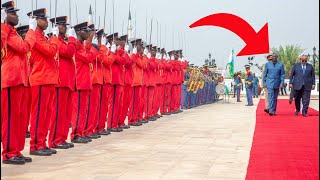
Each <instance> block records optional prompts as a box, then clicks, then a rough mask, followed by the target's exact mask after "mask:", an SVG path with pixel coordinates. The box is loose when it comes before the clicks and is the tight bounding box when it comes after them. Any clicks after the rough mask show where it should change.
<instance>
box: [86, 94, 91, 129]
mask: <svg viewBox="0 0 320 180" xmlns="http://www.w3.org/2000/svg"><path fill="white" fill-rule="evenodd" d="M90 100H91V94H89V96H88V111H87V118H86V128H85V131H86V130H87V129H88V123H89V116H90Z"/></svg>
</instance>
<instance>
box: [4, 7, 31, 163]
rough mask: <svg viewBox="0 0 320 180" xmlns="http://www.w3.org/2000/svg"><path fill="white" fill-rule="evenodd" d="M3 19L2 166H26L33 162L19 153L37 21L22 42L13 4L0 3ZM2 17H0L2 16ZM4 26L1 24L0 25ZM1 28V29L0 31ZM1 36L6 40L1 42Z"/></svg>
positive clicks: (21, 143) (24, 133)
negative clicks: (29, 55)
mask: <svg viewBox="0 0 320 180" xmlns="http://www.w3.org/2000/svg"><path fill="white" fill-rule="evenodd" d="M2 8H4V9H3V10H2V11H5V13H6V15H7V16H6V17H5V19H4V23H5V24H3V22H1V43H3V44H1V45H2V46H1V48H2V47H4V46H3V45H4V44H6V45H5V48H6V49H5V54H2V57H1V133H2V134H1V136H2V148H3V150H2V163H5V164H25V162H31V161H32V159H31V158H29V157H25V156H23V155H22V154H21V151H22V150H23V149H24V145H25V136H26V127H27V124H28V121H29V118H28V116H26V114H27V108H26V106H27V105H28V104H27V103H26V101H24V97H25V96H29V94H27V93H28V88H27V87H28V86H29V83H28V56H27V54H29V53H30V51H31V50H32V48H33V47H34V45H35V43H36V33H35V29H36V26H37V25H36V20H35V19H30V20H29V25H30V27H29V30H28V32H27V34H26V36H25V39H24V40H23V39H22V38H21V37H20V36H19V35H18V34H17V32H16V30H15V28H14V26H16V25H17V24H18V23H19V18H18V15H17V11H19V9H16V8H15V6H14V3H13V1H8V2H6V3H3V4H2ZM1 18H2V14H1ZM2 24H3V25H2ZM2 28H4V30H2ZM2 35H5V36H6V39H5V40H3V39H2Z"/></svg>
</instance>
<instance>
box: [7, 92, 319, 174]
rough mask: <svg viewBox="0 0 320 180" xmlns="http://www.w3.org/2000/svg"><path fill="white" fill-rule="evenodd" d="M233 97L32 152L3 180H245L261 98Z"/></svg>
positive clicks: (317, 103) (316, 103)
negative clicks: (249, 102)
mask: <svg viewBox="0 0 320 180" xmlns="http://www.w3.org/2000/svg"><path fill="white" fill-rule="evenodd" d="M234 100H235V99H234V98H230V102H231V103H230V104H224V103H223V102H222V101H220V102H218V103H214V104H210V105H205V106H200V107H197V108H195V109H190V110H186V111H184V112H183V113H180V114H176V115H171V116H165V117H163V118H160V119H159V120H157V121H155V122H149V123H148V124H146V125H143V126H140V127H132V128H130V129H129V130H125V131H124V132H121V133H112V135H110V136H107V137H102V138H100V139H98V140H93V142H91V143H90V144H84V145H83V144H82V145H79V144H76V146H75V147H74V148H73V149H69V150H58V154H56V155H52V156H51V157H36V156H32V158H33V162H32V163H30V164H26V165H23V166H16V165H4V164H1V179H12V180H20V179H21V180H22V179H23V180H24V179H41V180H46V179H60V180H62V179H63V180H67V179H77V180H80V179H86V180H87V179H88V180H115V179H116V180H160V179H161V180H170V179H179V180H198V179H199V180H200V179H201V180H202V179H203V180H204V179H214V180H228V179H237V180H243V179H245V176H246V170H247V165H248V161H249V153H250V149H251V143H252V137H253V133H254V127H255V115H256V114H255V111H256V105H257V103H258V100H259V99H253V100H254V104H255V106H252V107H246V106H244V105H245V102H244V98H242V100H243V102H241V103H234ZM311 105H312V107H313V108H316V107H318V105H319V101H318V100H316V101H312V103H311ZM316 109H319V108H316ZM28 144H29V139H28V140H27V147H26V148H25V150H24V151H23V153H24V154H25V155H28V153H29V146H28ZM28 156H29V155H28Z"/></svg>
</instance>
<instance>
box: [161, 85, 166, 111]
mask: <svg viewBox="0 0 320 180" xmlns="http://www.w3.org/2000/svg"><path fill="white" fill-rule="evenodd" d="M163 89H164V91H163V103H162V108H163V112H166V110H164V104H165V101H166V84H164V88H163Z"/></svg>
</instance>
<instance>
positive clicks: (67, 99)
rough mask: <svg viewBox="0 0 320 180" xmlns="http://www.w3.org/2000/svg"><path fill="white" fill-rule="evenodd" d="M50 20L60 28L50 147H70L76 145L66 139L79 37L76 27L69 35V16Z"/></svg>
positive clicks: (70, 30)
mask: <svg viewBox="0 0 320 180" xmlns="http://www.w3.org/2000/svg"><path fill="white" fill-rule="evenodd" d="M50 21H51V23H52V24H53V25H54V26H57V27H58V28H59V36H58V39H59V41H58V44H59V49H58V54H59V57H58V58H59V66H58V69H59V78H60V83H59V84H57V85H56V91H55V94H56V96H55V98H56V104H54V105H53V108H54V111H55V112H56V113H53V114H52V117H51V123H50V127H49V128H50V134H49V147H50V148H57V149H68V148H72V147H73V146H74V145H73V144H72V143H67V142H66V140H67V137H68V134H69V126H70V123H71V112H72V111H71V109H72V100H73V94H74V91H75V84H76V81H75V77H76V74H75V73H76V72H75V64H74V54H75V52H76V41H77V39H76V38H77V37H76V33H75V31H74V29H69V32H68V36H67V25H69V24H68V23H67V16H60V17H56V18H51V19H50Z"/></svg>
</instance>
